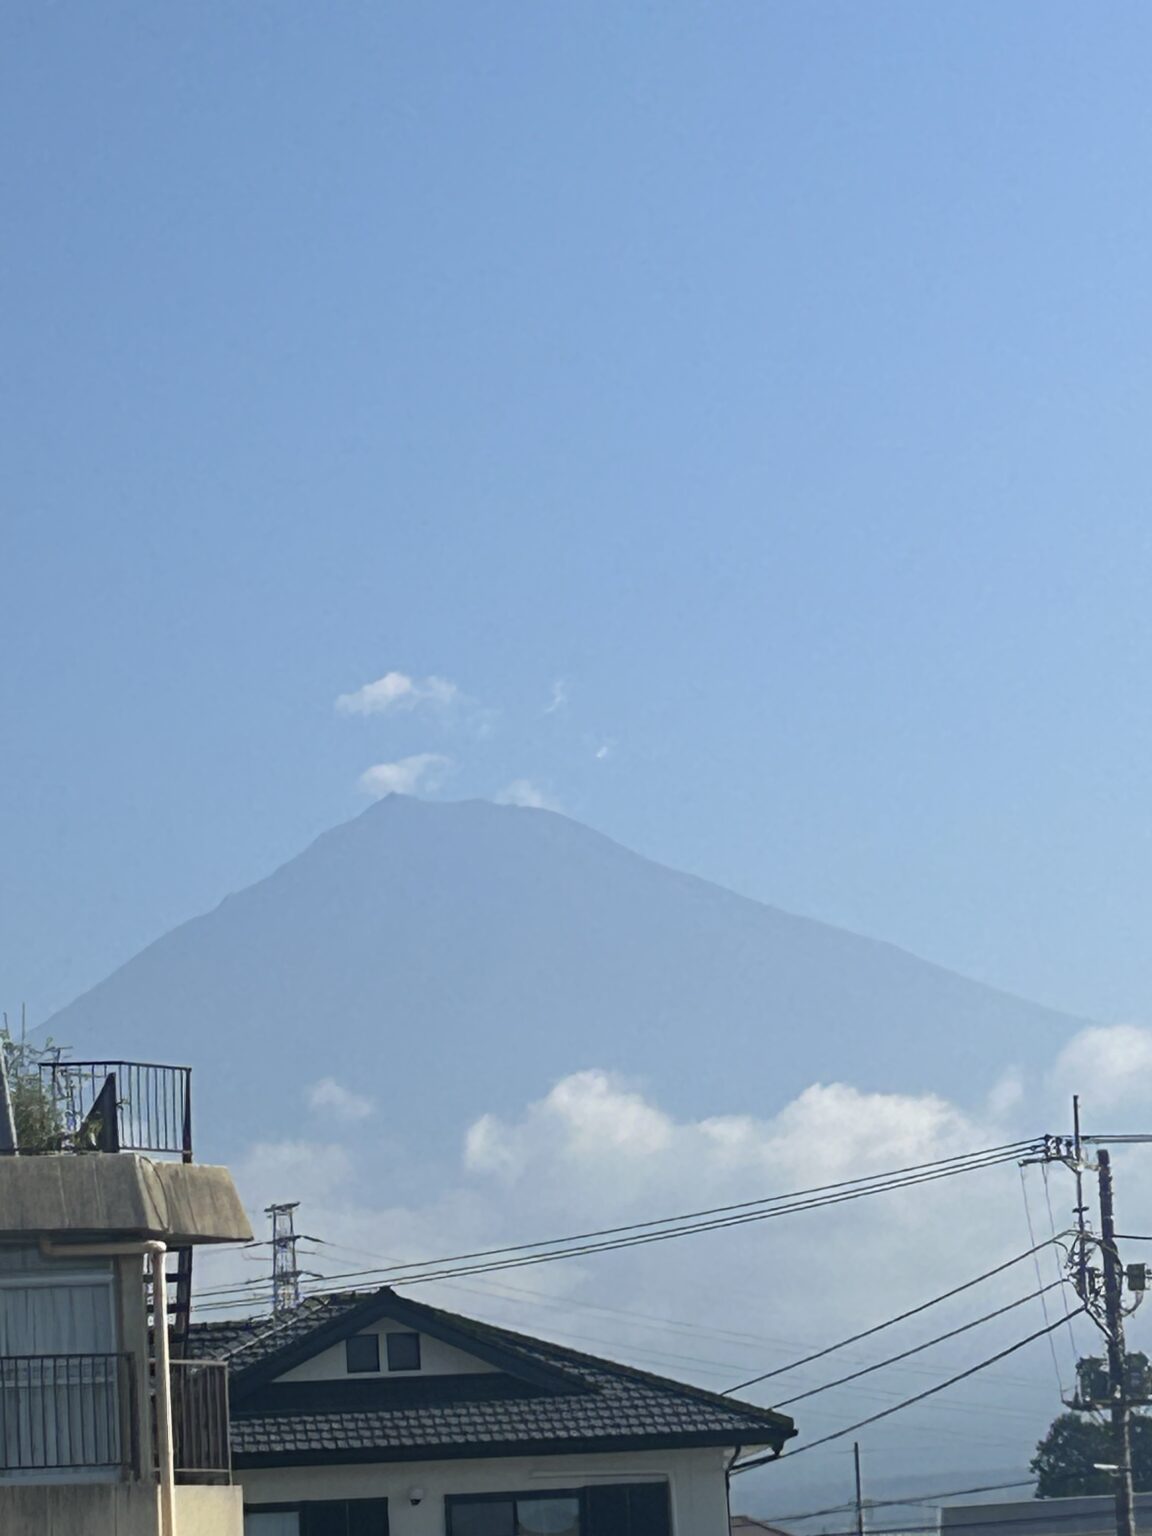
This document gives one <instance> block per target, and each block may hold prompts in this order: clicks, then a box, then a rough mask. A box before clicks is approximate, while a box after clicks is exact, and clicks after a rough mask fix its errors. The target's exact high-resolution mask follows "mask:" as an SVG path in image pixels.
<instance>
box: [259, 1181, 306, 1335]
mask: <svg viewBox="0 0 1152 1536" xmlns="http://www.w3.org/2000/svg"><path fill="white" fill-rule="evenodd" d="M299 1204H300V1202H299V1200H290V1201H285V1202H284V1203H283V1204H281V1205H269V1206H266V1207H265V1209H264V1214H265V1216H271V1218H272V1316H273V1317H280V1316H281V1315H282V1314H283V1313H285V1312H289V1311H291V1309H292V1308H293V1307H298V1306H299V1305H300V1270H299V1268H298V1267H297V1264H296V1241H297V1238H296V1218H295V1216H294V1215H293V1212H294V1211H295V1210H296V1207H297V1206H298V1205H299Z"/></svg>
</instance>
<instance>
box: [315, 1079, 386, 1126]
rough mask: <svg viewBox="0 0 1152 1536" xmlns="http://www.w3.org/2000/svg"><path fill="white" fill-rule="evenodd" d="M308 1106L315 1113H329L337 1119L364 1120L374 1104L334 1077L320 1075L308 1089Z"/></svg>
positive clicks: (370, 1112) (373, 1107)
mask: <svg viewBox="0 0 1152 1536" xmlns="http://www.w3.org/2000/svg"><path fill="white" fill-rule="evenodd" d="M308 1107H309V1109H312V1110H315V1111H316V1112H317V1114H331V1115H332V1116H333V1117H334V1118H335V1119H337V1120H366V1119H367V1118H368V1116H369V1115H370V1114H372V1112H373V1110H374V1109H375V1107H376V1106H375V1105H374V1104H373V1102H372V1100H371V1099H366V1098H364V1096H363V1095H362V1094H359V1093H353V1092H352V1090H351V1089H350V1088H345V1087H344V1085H343V1084H342V1083H338V1082H337V1081H336V1079H335V1078H334V1077H322V1078H320V1079H319V1081H318V1082H315V1083H313V1084H312V1086H311V1087H310V1088H309V1090H308Z"/></svg>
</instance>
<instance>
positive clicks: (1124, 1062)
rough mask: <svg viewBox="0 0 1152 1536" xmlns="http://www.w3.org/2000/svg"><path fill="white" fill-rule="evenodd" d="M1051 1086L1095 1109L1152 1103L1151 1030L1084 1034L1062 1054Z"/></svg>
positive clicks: (1122, 1028) (1105, 1029)
mask: <svg viewBox="0 0 1152 1536" xmlns="http://www.w3.org/2000/svg"><path fill="white" fill-rule="evenodd" d="M1048 1081H1049V1087H1050V1089H1051V1090H1052V1091H1053V1092H1054V1093H1056V1094H1062V1095H1063V1096H1064V1098H1065V1099H1066V1100H1067V1099H1069V1098H1070V1097H1071V1095H1072V1094H1073V1093H1079V1094H1080V1095H1081V1096H1082V1097H1083V1099H1084V1102H1085V1104H1087V1105H1091V1106H1092V1108H1093V1109H1095V1110H1101V1109H1119V1108H1121V1107H1123V1106H1127V1105H1136V1104H1141V1103H1143V1104H1146V1103H1147V1102H1148V1100H1149V1099H1150V1098H1152V1030H1149V1029H1142V1028H1140V1026H1139V1025H1137V1024H1112V1025H1101V1026H1098V1027H1094V1028H1091V1029H1084V1030H1081V1031H1080V1033H1079V1034H1078V1035H1076V1036H1075V1037H1074V1038H1073V1039H1072V1040H1070V1041H1069V1043H1068V1044H1067V1045H1066V1046H1065V1047H1064V1049H1063V1050H1062V1051H1061V1052H1060V1054H1059V1056H1058V1057H1057V1058H1056V1062H1055V1065H1054V1066H1053V1068H1052V1071H1051V1073H1050V1074H1049V1079H1048Z"/></svg>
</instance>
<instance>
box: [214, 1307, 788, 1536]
mask: <svg viewBox="0 0 1152 1536" xmlns="http://www.w3.org/2000/svg"><path fill="white" fill-rule="evenodd" d="M190 1349H191V1352H192V1353H193V1354H194V1355H196V1356H197V1357H202V1358H207V1359H212V1360H223V1361H226V1362H227V1363H228V1367H229V1372H230V1377H231V1394H232V1447H233V1465H234V1468H235V1475H236V1477H237V1478H238V1479H239V1481H240V1482H241V1483H242V1484H243V1488H244V1505H245V1512H246V1518H245V1532H246V1536H386V1533H389V1536H520V1533H528V1532H531V1533H539V1536H728V1531H729V1511H728V1487H727V1483H728V1470H729V1468H730V1467H731V1465H732V1463H733V1462H734V1460H735V1459H736V1457H737V1456H738V1455H739V1454H741V1453H742V1452H744V1453H754V1452H756V1451H758V1450H775V1451H779V1449H780V1448H781V1446H782V1445H783V1444H784V1442H785V1441H786V1440H788V1439H789V1438H790V1437H791V1436H792V1435H794V1434H795V1433H796V1430H795V1427H794V1425H793V1423H792V1420H791V1419H789V1418H788V1417H786V1416H785V1415H784V1414H779V1413H773V1412H772V1411H771V1410H769V1409H766V1408H756V1407H752V1406H751V1405H749V1404H747V1403H742V1402H739V1401H737V1400H736V1399H734V1398H730V1397H721V1396H718V1395H717V1394H715V1393H712V1392H706V1391H704V1390H702V1389H700V1388H697V1387H691V1386H686V1385H684V1384H683V1383H681V1382H676V1381H670V1380H668V1379H667V1378H665V1377H661V1376H654V1375H652V1374H650V1373H649V1372H646V1371H638V1370H634V1369H633V1368H631V1367H630V1366H625V1365H620V1364H618V1363H617V1362H615V1361H611V1360H604V1359H601V1358H599V1357H597V1356H594V1355H587V1354H583V1353H580V1352H578V1351H576V1350H572V1349H568V1348H566V1347H564V1346H562V1345H559V1344H554V1343H551V1342H549V1341H547V1340H544V1339H538V1338H532V1337H530V1336H528V1335H526V1334H521V1333H513V1332H511V1331H509V1330H508V1329H505V1328H497V1327H495V1326H493V1325H492V1324H489V1323H483V1322H479V1321H477V1320H476V1319H475V1318H468V1317H463V1316H461V1315H459V1314H458V1313H454V1312H445V1311H442V1310H441V1309H439V1308H436V1307H430V1306H426V1305H424V1304H422V1303H418V1302H414V1301H411V1300H409V1299H408V1298H407V1297H403V1296H400V1295H398V1294H397V1293H396V1292H395V1291H392V1290H390V1289H388V1288H387V1287H385V1288H383V1289H381V1290H379V1291H373V1292H371V1293H368V1294H365V1293H356V1292H346V1293H343V1294H340V1295H328V1296H323V1297H314V1298H311V1299H309V1300H306V1301H304V1302H302V1303H301V1304H300V1305H299V1306H298V1307H296V1308H294V1309H292V1310H290V1311H289V1312H287V1313H286V1314H285V1315H284V1316H283V1317H281V1318H280V1319H279V1320H277V1321H275V1322H273V1321H272V1320H271V1319H269V1318H261V1319H253V1320H251V1321H249V1322H246V1323H235V1322H230V1323H206V1324H194V1325H193V1328H192V1334H191V1341H190Z"/></svg>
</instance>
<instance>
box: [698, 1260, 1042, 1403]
mask: <svg viewBox="0 0 1152 1536" xmlns="http://www.w3.org/2000/svg"><path fill="white" fill-rule="evenodd" d="M1048 1241H1051V1240H1050V1239H1049V1240H1048ZM1048 1241H1045V1242H1043V1243H1037V1244H1036V1247H1035V1248H1026V1249H1025V1250H1024V1252H1023V1253H1018V1254H1016V1256H1015V1258H1011V1259H1006V1260H1005V1261H1004V1263H1003V1264H997V1265H996V1267H995V1268H994V1269H987V1270H985V1271H984V1273H983V1274H982V1275H976V1276H975V1277H974V1278H973V1279H971V1280H965V1281H964V1283H963V1285H955V1286H953V1287H952V1289H951V1290H949V1291H942V1292H941V1293H940V1295H939V1296H933V1297H931V1298H930V1300H928V1301H922V1302H920V1303H919V1305H918V1306H915V1307H909V1308H908V1310H907V1311H906V1312H899V1313H897V1315H896V1316H895V1317H890V1318H887V1319H886V1320H885V1321H884V1322H882V1323H874V1324H873V1325H872V1327H871V1328H865V1329H864V1330H863V1331H862V1332H860V1333H853V1334H850V1335H849V1336H848V1338H846V1339H839V1340H837V1342H836V1343H835V1344H829V1345H827V1346H826V1347H825V1348H824V1349H818V1350H815V1351H814V1352H813V1353H812V1354H810V1355H804V1356H803V1358H802V1359H800V1360H793V1361H792V1362H791V1363H790V1364H789V1365H779V1366H777V1367H776V1369H775V1370H772V1371H764V1372H762V1374H761V1375H759V1376H752V1377H750V1378H749V1379H748V1380H747V1381H742V1382H740V1383H739V1384H738V1385H736V1386H734V1387H729V1388H728V1389H727V1390H726V1391H725V1393H724V1394H723V1395H724V1396H725V1397H728V1396H730V1395H731V1393H733V1392H743V1391H744V1390H745V1388H747V1387H755V1386H758V1385H759V1383H760V1382H762V1381H771V1380H772V1378H773V1377H774V1376H782V1375H783V1374H784V1373H785V1372H786V1371H795V1370H798V1369H799V1367H800V1366H802V1365H811V1363H812V1361H813V1360H822V1359H823V1358H824V1356H825V1355H831V1354H834V1353H835V1351H836V1350H839V1349H845V1348H847V1346H848V1345H849V1344H857V1343H859V1341H860V1340H861V1339H869V1338H871V1337H872V1335H873V1334H874V1333H881V1332H882V1331H883V1330H884V1329H885V1328H892V1327H894V1326H895V1324H897V1323H903V1322H905V1321H906V1320H907V1319H908V1318H910V1317H915V1316H917V1314H918V1313H920V1312H927V1310H928V1308H929V1307H936V1306H939V1304H940V1303H941V1302H942V1301H950V1300H951V1299H952V1297H953V1296H959V1295H960V1294H961V1292H963V1291H970V1290H971V1289H972V1287H973V1286H974V1285H981V1284H982V1283H983V1282H984V1281H985V1280H991V1279H992V1278H993V1277H994V1276H995V1275H1001V1274H1003V1273H1004V1271H1005V1270H1006V1269H1011V1268H1012V1266H1013V1265H1014V1264H1020V1263H1022V1262H1023V1261H1024V1260H1025V1259H1030V1258H1031V1257H1032V1255H1033V1254H1034V1253H1036V1252H1038V1251H1039V1249H1041V1248H1046V1247H1047V1246H1048Z"/></svg>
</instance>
